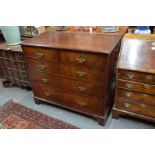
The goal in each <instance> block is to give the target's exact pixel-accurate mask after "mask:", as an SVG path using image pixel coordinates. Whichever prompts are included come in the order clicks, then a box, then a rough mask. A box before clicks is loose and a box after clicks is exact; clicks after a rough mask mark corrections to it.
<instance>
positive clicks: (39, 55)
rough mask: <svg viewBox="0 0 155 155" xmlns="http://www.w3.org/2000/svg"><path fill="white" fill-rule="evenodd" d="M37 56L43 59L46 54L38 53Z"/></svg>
mask: <svg viewBox="0 0 155 155" xmlns="http://www.w3.org/2000/svg"><path fill="white" fill-rule="evenodd" d="M36 56H37V57H38V58H42V57H43V56H44V53H39V52H38V53H36Z"/></svg>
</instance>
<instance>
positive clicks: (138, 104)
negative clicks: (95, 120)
mask: <svg viewBox="0 0 155 155" xmlns="http://www.w3.org/2000/svg"><path fill="white" fill-rule="evenodd" d="M119 115H130V116H134V117H138V118H143V119H146V120H151V121H155V35H135V34H126V35H125V37H124V39H123V41H122V47H121V52H120V56H119V61H118V66H117V84H116V96H115V104H114V108H113V117H114V118H118V117H119Z"/></svg>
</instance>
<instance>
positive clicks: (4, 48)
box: [0, 43, 31, 88]
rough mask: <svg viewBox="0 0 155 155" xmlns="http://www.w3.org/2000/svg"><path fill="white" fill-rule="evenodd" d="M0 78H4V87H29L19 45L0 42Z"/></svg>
mask: <svg viewBox="0 0 155 155" xmlns="http://www.w3.org/2000/svg"><path fill="white" fill-rule="evenodd" d="M0 78H4V79H5V82H3V85H4V87H9V86H18V87H22V88H30V87H31V86H30V82H29V79H28V75H27V71H26V67H25V62H24V56H23V52H22V48H21V46H20V45H16V46H8V45H7V44H6V43H0Z"/></svg>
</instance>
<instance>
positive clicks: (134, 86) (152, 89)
mask: <svg viewBox="0 0 155 155" xmlns="http://www.w3.org/2000/svg"><path fill="white" fill-rule="evenodd" d="M117 87H119V88H125V89H129V90H135V91H140V92H144V93H148V94H154V95H155V85H151V84H143V83H138V82H131V81H126V80H117Z"/></svg>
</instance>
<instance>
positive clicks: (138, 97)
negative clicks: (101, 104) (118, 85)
mask: <svg viewBox="0 0 155 155" xmlns="http://www.w3.org/2000/svg"><path fill="white" fill-rule="evenodd" d="M117 96H118V97H122V98H126V99H128V100H131V101H135V102H138V103H145V104H149V105H154V106H155V96H154V95H149V94H145V93H139V92H135V91H130V90H125V89H117Z"/></svg>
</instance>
